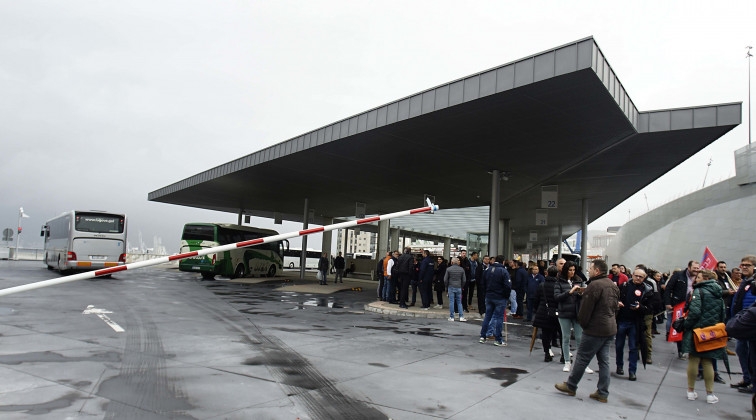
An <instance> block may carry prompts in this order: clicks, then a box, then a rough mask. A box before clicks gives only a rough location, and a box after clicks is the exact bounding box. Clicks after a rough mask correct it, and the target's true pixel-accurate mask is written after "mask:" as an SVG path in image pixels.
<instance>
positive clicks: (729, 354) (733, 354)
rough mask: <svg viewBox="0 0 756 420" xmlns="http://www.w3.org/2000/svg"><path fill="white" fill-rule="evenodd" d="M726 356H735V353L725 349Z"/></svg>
mask: <svg viewBox="0 0 756 420" xmlns="http://www.w3.org/2000/svg"><path fill="white" fill-rule="evenodd" d="M727 355H728V356H735V355H736V353H735V352H734V351H732V350H730V349H727Z"/></svg>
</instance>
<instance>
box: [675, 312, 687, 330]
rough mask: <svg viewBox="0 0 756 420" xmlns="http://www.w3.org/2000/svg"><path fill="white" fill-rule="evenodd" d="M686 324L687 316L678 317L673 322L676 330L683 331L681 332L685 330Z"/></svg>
mask: <svg viewBox="0 0 756 420" xmlns="http://www.w3.org/2000/svg"><path fill="white" fill-rule="evenodd" d="M686 315H687V313H686ZM684 326H685V316H681V317H679V318H677V319H676V320H675V321H674V322H673V323H672V328H674V329H675V331H677V332H678V333H681V334H682V333H683V332H684V331H685V328H684Z"/></svg>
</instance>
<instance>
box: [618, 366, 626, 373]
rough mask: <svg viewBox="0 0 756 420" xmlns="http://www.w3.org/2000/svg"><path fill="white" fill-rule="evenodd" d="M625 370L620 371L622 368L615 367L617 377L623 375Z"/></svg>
mask: <svg viewBox="0 0 756 420" xmlns="http://www.w3.org/2000/svg"><path fill="white" fill-rule="evenodd" d="M624 374H625V370H624V369H622V366H617V375H624Z"/></svg>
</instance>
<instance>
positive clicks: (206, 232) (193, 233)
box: [181, 225, 215, 241]
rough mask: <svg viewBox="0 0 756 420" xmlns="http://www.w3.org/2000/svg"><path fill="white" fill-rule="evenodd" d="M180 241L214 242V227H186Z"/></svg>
mask: <svg viewBox="0 0 756 420" xmlns="http://www.w3.org/2000/svg"><path fill="white" fill-rule="evenodd" d="M181 239H183V240H185V241H192V240H194V241H215V226H212V225H186V226H184V234H183V235H182V236H181Z"/></svg>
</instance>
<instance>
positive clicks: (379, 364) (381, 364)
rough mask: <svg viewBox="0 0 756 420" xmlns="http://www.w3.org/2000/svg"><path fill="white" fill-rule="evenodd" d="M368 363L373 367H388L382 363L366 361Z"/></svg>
mask: <svg viewBox="0 0 756 420" xmlns="http://www.w3.org/2000/svg"><path fill="white" fill-rule="evenodd" d="M368 365H370V366H375V367H382V368H387V367H389V365H384V364H383V363H368Z"/></svg>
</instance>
